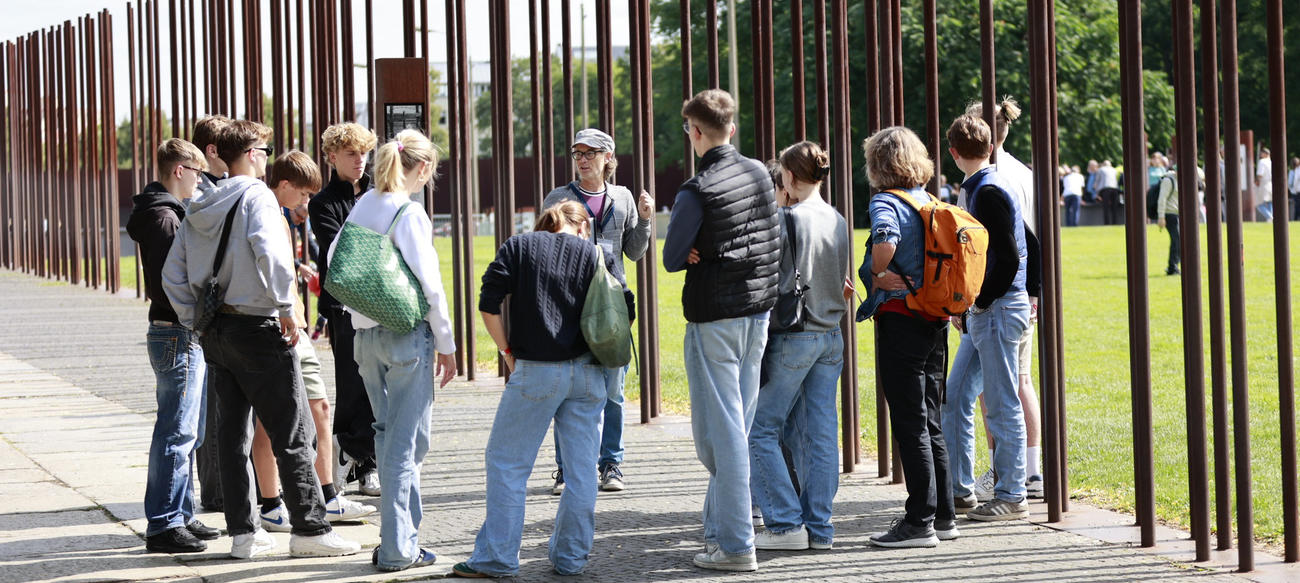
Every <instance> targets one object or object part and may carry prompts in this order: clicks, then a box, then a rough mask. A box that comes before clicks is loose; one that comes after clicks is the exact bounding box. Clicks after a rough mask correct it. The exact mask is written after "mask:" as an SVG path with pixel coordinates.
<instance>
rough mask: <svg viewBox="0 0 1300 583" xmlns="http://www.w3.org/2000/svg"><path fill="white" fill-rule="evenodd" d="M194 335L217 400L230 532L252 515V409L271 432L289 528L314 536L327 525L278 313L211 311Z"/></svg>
mask: <svg viewBox="0 0 1300 583" xmlns="http://www.w3.org/2000/svg"><path fill="white" fill-rule="evenodd" d="M201 341H202V343H203V354H204V357H205V359H206V360H207V363H208V379H209V380H208V382H209V384H210V386H211V387H212V388H213V389H214V390H215V391H216V392H217V395H218V401H219V402H220V408H221V425H220V426H218V427H217V448H218V454H219V455H220V458H221V468H222V475H221V486H222V493H223V495H224V498H225V500H224V503H225V513H226V528H227V529H228V530H229V531H230V535H231V536H234V535H237V534H246V533H250V532H253V531H254V530H255V529H256V528H257V524H258V523H259V518H258V514H257V509H258V506H257V503H256V501H257V493H256V491H255V489H254V488H253V484H254V481H253V463H252V461H251V460H250V458H249V453H250V451H251V450H252V445H253V414H254V413H256V414H257V418H258V419H261V420H262V425H263V426H264V427H266V434H267V436H269V437H270V438H271V451H272V452H274V453H275V461H276V463H277V465H278V466H279V470H280V487H281V488H282V490H283V493H284V502H285V506H286V507H287V508H288V510H289V524H290V525H291V526H292V527H293V533H294V534H300V535H306V536H315V535H319V534H324V533H327V532H329V531H330V525H329V522H327V521H326V519H325V499H324V498H323V497H322V496H321V490H320V482H319V481H318V480H317V478H316V469H315V467H314V465H313V464H314V463H315V461H316V448H315V447H314V446H313V445H312V444H313V442H314V441H315V439H316V427H315V424H314V423H313V422H312V417H311V411H310V410H308V408H307V394H306V392H305V391H303V389H302V386H301V385H300V383H301V382H302V381H301V380H300V379H301V378H302V374H301V372H299V368H298V357H297V355H295V354H294V351H293V348H291V347H289V346H288V345H287V344H285V342H284V339H283V337H281V336H280V323H279V321H278V320H276V319H275V318H266V317H261V316H243V315H234V314H218V315H217V317H216V318H215V319H214V320H213V321H212V324H211V327H209V328H208V331H207V332H205V333H204V334H203V336H202V339H201ZM300 341H307V340H305V339H303V340H300Z"/></svg>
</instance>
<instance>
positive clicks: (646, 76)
mask: <svg viewBox="0 0 1300 583" xmlns="http://www.w3.org/2000/svg"><path fill="white" fill-rule="evenodd" d="M641 26H642V31H643V33H642V35H641V66H640V67H639V70H640V74H641V75H642V76H643V79H642V88H643V92H642V95H643V97H642V110H643V111H645V112H646V116H647V117H646V131H645V132H643V133H642V140H643V141H644V142H645V144H644V146H643V147H642V152H643V154H644V160H643V163H644V164H645V166H646V171H645V172H646V183H647V188H646V190H647V191H649V193H650V196H651V197H652V198H655V197H657V193H658V191H657V189H656V188H655V160H656V158H657V156H656V155H655V141H654V139H655V135H654V94H655V93H654V74H653V68H652V66H651V62H652V59H651V57H652V56H653V54H652V52H651V50H652V49H651V44H650V0H641ZM654 206H655V205H654V204H653V203H652V204H651V208H652V209H653V208H654ZM652 212H653V211H652ZM650 220H651V226H650V231H651V233H653V232H654V231H655V227H654V224H653V222H654V215H651V219H650ZM640 264H641V270H642V272H643V276H642V277H641V279H640V280H639V281H638V284H637V285H638V286H639V287H640V289H642V290H645V291H644V293H642V294H641V295H642V296H643V297H645V298H646V299H645V308H644V309H643V310H642V316H643V319H644V322H645V324H644V325H643V327H642V329H641V343H642V345H643V346H645V348H644V349H643V350H644V351H645V354H644V358H643V361H642V362H645V363H646V369H645V370H646V375H645V378H646V380H645V382H644V383H643V385H642V386H643V387H644V390H645V393H643V395H645V394H648V395H649V397H648V398H649V400H650V416H651V417H658V416H659V413H660V410H661V409H662V408H663V397H662V394H661V388H662V385H661V377H660V374H659V357H660V354H661V353H660V349H659V312H658V310H657V307H658V305H659V268H658V266H659V259H658V247H657V246H656V245H654V244H653V239H652V240H651V245H649V246H648V247H646V254H645V256H644V257H642V258H641V261H640Z"/></svg>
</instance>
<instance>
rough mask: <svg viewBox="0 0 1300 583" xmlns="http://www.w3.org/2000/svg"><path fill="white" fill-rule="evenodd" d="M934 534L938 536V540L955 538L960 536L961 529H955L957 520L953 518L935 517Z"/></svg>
mask: <svg viewBox="0 0 1300 583" xmlns="http://www.w3.org/2000/svg"><path fill="white" fill-rule="evenodd" d="M934 535H935V536H937V537H939V540H941V541H945V540H957V537H959V536H961V531H960V530H957V521H956V520H955V519H954V520H938V519H935V521H934Z"/></svg>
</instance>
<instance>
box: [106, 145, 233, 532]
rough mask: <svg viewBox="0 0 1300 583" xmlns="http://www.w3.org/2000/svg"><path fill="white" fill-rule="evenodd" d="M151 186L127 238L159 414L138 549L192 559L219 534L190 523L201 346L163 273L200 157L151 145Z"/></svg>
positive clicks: (185, 149) (139, 200)
mask: <svg viewBox="0 0 1300 583" xmlns="http://www.w3.org/2000/svg"><path fill="white" fill-rule="evenodd" d="M157 160H158V167H157V170H158V180H156V181H154V182H150V183H149V184H147V185H145V187H144V192H141V193H140V194H137V195H136V196H135V197H134V198H133V199H132V201H133V203H134V205H135V206H134V208H133V209H132V210H131V218H130V219H129V220H128V221H127V223H126V232H127V233H128V234H130V235H131V239H132V240H134V241H135V242H136V243H138V244H139V245H140V265H141V268H142V271H143V272H144V289H145V297H147V298H148V299H149V302H150V303H149V332H148V334H146V336H145V345H146V347H147V349H148V352H149V363H150V364H151V365H152V366H153V372H154V377H155V379H156V381H157V386H156V389H155V392H156V395H157V400H158V413H157V416H156V417H155V421H154V427H153V439H152V440H151V441H150V443H149V473H148V478H147V479H146V480H145V490H144V514H145V518H147V519H148V521H149V522H148V526H147V527H146V528H145V548H147V549H148V550H149V551H150V552H154V553H197V552H202V551H204V550H207V548H208V547H207V544H206V543H204V542H203V541H205V540H213V539H215V538H217V537H218V536H220V531H219V530H217V529H215V528H211V527H209V526H206V525H204V524H203V523H202V522H199V521H198V520H196V519H195V518H194V475H193V473H192V471H191V468H192V465H191V461H192V459H193V458H194V449H195V447H197V446H198V445H199V444H200V443H203V437H204V430H205V427H204V418H205V415H204V410H205V409H206V408H207V405H208V403H207V399H206V398H205V390H204V388H205V385H206V383H205V378H206V375H207V366H206V365H205V364H204V361H203V348H202V347H201V346H199V337H198V335H197V334H195V333H194V331H193V330H190V329H189V328H186V327H184V326H181V324H180V318H179V317H177V315H176V311H175V310H174V309H172V305H171V302H170V301H168V299H167V294H166V293H165V292H164V291H163V286H162V268H163V263H164V262H165V261H166V260H167V252H168V251H169V250H170V249H171V247H172V240H173V239H174V238H175V236H176V230H177V229H179V228H180V225H181V220H183V219H184V218H185V207H186V206H187V205H188V204H189V199H190V198H191V197H193V196H194V192H195V189H196V188H197V187H198V185H199V181H200V175H201V174H202V173H203V171H204V170H205V169H206V168H207V167H208V165H207V162H205V161H204V159H203V153H202V152H200V151H199V149H198V148H196V147H194V144H191V143H189V142H187V141H185V140H182V139H179V138H172V139H170V140H167V141H165V142H163V143H162V144H161V145H159V146H158V157H157Z"/></svg>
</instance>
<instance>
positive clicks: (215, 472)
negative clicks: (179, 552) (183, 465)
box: [194, 359, 225, 512]
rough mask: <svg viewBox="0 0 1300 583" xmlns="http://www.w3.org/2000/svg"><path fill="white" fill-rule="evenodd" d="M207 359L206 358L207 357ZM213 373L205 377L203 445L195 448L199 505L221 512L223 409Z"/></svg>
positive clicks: (223, 504)
mask: <svg viewBox="0 0 1300 583" xmlns="http://www.w3.org/2000/svg"><path fill="white" fill-rule="evenodd" d="M205 360H206V359H205ZM211 379H212V375H211V374H208V375H207V378H206V379H204V385H205V386H204V390H206V391H207V392H208V395H207V397H208V411H207V415H206V416H205V417H206V419H205V421H204V427H205V428H204V432H205V435H204V437H203V445H200V446H199V447H198V448H197V449H195V450H194V463H195V465H197V466H198V474H199V505H201V506H202V507H203V509H204V510H212V511H217V512H220V511H221V510H222V509H223V508H224V507H225V502H224V501H223V500H222V495H221V458H220V456H219V455H218V454H217V427H218V426H219V425H220V423H221V416H220V414H219V411H220V410H221V407H220V405H218V402H219V399H218V397H217V392H216V391H214V390H213V389H212V380H211Z"/></svg>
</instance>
